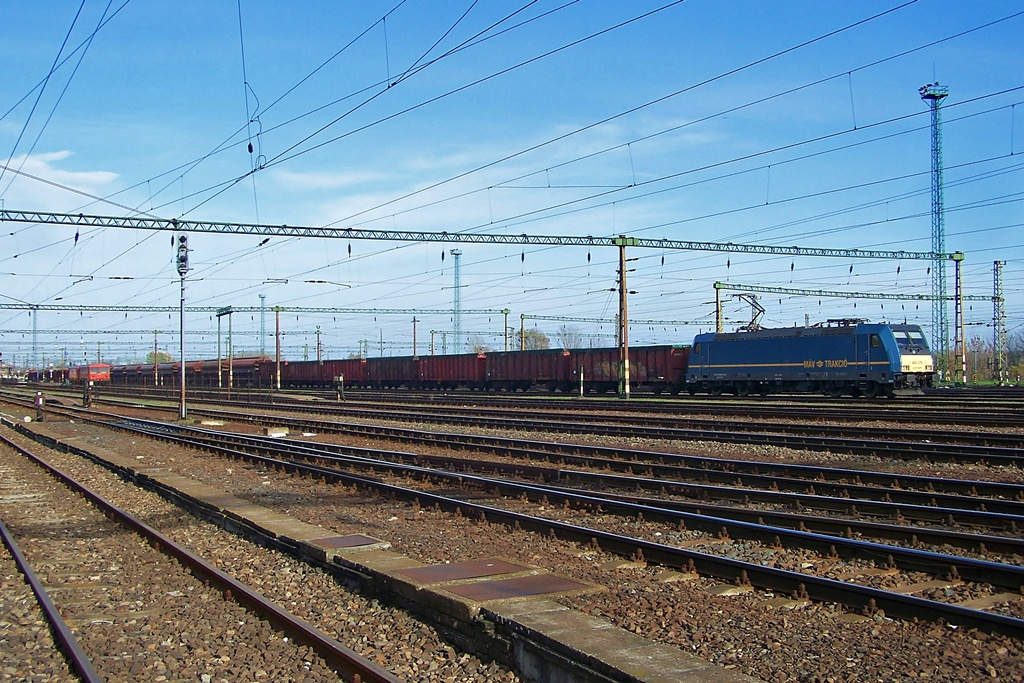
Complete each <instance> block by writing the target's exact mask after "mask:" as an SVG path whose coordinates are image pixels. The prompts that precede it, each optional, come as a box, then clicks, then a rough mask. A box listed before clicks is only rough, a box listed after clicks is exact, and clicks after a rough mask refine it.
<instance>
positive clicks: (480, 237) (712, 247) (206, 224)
mask: <svg viewBox="0 0 1024 683" xmlns="http://www.w3.org/2000/svg"><path fill="white" fill-rule="evenodd" d="M4 221H9V222H18V223H37V224H45V225H67V226H75V227H82V226H85V227H98V228H129V229H136V230H157V231H172V232H200V233H220V234H248V235H265V236H280V237H320V238H327V239H350V240H351V239H361V240H379V241H398V242H444V243H458V244H522V245H531V244H532V245H547V246H584V247H594V246H606V247H616V248H618V249H619V261H620V268H619V270H620V272H619V289H620V297H619V298H620V311H619V318H618V320H619V328H620V330H622V332H621V333H620V336H621V338H622V340H623V343H622V344H621V345H620V347H621V348H620V354H621V356H622V360H623V361H624V362H625V367H624V373H623V377H624V378H625V379H626V384H625V387H627V388H628V386H629V384H628V373H629V366H628V360H626V359H628V357H629V356H628V341H627V340H628V337H627V333H626V330H628V329H629V328H628V324H629V323H628V317H627V315H626V310H625V303H626V294H627V293H628V290H627V288H626V277H625V275H626V273H625V266H624V265H623V264H624V262H625V249H626V247H627V246H628V247H638V248H649V249H662V250H682V251H710V252H732V253H747V254H767V255H775V256H819V257H831V258H846V259H850V258H860V259H896V260H901V259H909V260H927V261H938V262H944V261H945V260H946V259H952V258H956V257H955V256H953V255H951V254H946V253H937V252H913V251H873V250H864V249H827V248H814V247H798V246H777V245H763V244H734V243H731V242H696V241H689V240H669V239H645V238H639V237H627V236H625V235H619V236H617V237H594V236H592V235H587V236H572V235H528V234H525V233H523V234H518V235H512V234H485V233H468V232H446V231H442V232H426V231H396V230H366V229H356V228H332V227H303V226H290V225H262V224H255V223H224V222H211V221H192V220H179V219H176V218H172V219H163V218H148V217H115V216H96V215H86V214H81V213H79V214H64V213H47V212H39V211H12V210H0V222H4ZM959 258H960V259H962V258H963V255H962V254H959ZM237 310H242V309H237ZM255 310H258V309H255ZM462 313H466V311H462ZM623 395H624V397H628V389H626V390H625V392H624V394H623Z"/></svg>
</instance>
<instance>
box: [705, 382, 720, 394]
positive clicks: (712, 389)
mask: <svg viewBox="0 0 1024 683" xmlns="http://www.w3.org/2000/svg"><path fill="white" fill-rule="evenodd" d="M708 391H709V392H710V393H711V395H712V396H721V395H722V385H721V384H712V385H711V387H710V388H709V389H708Z"/></svg>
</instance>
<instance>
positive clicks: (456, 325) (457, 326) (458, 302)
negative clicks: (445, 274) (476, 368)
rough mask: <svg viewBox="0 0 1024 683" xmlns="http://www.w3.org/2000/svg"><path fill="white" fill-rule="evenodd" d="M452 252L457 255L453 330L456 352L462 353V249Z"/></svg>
mask: <svg viewBox="0 0 1024 683" xmlns="http://www.w3.org/2000/svg"><path fill="white" fill-rule="evenodd" d="M451 254H452V256H454V257H455V299H454V301H452V311H453V313H454V316H455V320H453V321H452V322H453V327H452V330H453V331H454V332H455V353H462V299H461V297H462V282H461V280H462V269H461V266H460V265H459V258H460V257H461V256H462V250H461V249H452V251H451Z"/></svg>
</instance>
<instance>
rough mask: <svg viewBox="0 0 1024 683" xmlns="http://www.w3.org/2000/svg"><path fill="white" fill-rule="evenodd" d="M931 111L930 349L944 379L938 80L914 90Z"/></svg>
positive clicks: (941, 94)
mask: <svg viewBox="0 0 1024 683" xmlns="http://www.w3.org/2000/svg"><path fill="white" fill-rule="evenodd" d="M918 92H919V93H920V95H921V99H922V100H924V101H925V102H927V103H928V106H929V107H930V108H931V113H932V126H931V128H932V253H934V254H935V258H934V259H933V260H932V352H933V353H934V355H935V364H936V366H937V367H936V369H937V370H938V371H939V372H940V373H941V374H940V377H942V379H947V374H948V373H947V370H948V368H949V320H948V318H947V317H946V262H945V260H944V259H943V257H942V255H943V254H945V253H946V226H945V221H944V217H943V213H944V212H943V207H942V129H941V127H940V122H941V117H940V107H941V105H942V101H943V100H944V99H946V95H948V94H949V88H948V87H946V86H944V85H939V84H938V83H929V84H928V85H923V86H921V88H920V89H919V90H918Z"/></svg>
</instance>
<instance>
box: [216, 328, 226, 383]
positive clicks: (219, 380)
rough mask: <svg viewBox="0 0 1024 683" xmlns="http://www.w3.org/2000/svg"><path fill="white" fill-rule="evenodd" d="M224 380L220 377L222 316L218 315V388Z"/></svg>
mask: <svg viewBox="0 0 1024 683" xmlns="http://www.w3.org/2000/svg"><path fill="white" fill-rule="evenodd" d="M223 384H224V382H223V380H222V379H221V377H220V316H219V315H218V316H217V388H218V389H220V388H221V387H222V386H223Z"/></svg>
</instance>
